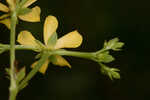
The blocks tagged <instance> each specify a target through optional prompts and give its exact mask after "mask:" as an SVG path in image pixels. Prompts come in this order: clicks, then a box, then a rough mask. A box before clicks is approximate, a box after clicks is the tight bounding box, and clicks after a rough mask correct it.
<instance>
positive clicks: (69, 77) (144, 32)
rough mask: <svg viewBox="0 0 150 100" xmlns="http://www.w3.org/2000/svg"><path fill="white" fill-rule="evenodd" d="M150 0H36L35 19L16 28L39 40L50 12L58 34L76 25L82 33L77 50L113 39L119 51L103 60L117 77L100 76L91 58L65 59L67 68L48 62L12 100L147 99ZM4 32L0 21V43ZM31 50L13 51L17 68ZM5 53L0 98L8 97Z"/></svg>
mask: <svg viewBox="0 0 150 100" xmlns="http://www.w3.org/2000/svg"><path fill="white" fill-rule="evenodd" d="M149 4H150V2H149V1H148V0H147V1H146V0H142V1H141V0H140V1H138V0H115V1H114V0H38V2H36V3H35V4H34V5H33V6H35V5H39V6H40V7H41V9H42V13H41V23H28V22H22V21H21V22H20V23H19V25H18V29H17V32H19V31H21V30H23V29H26V30H29V31H31V32H32V33H33V35H34V36H35V37H36V38H38V39H40V40H43V38H42V31H43V22H44V19H45V17H46V16H48V15H54V16H56V17H57V18H58V20H59V28H58V30H57V32H58V33H59V34H58V35H59V37H60V36H63V35H64V34H66V33H68V32H70V31H72V30H75V29H77V30H78V31H79V32H80V33H81V34H82V35H83V38H84V40H83V44H82V46H81V47H79V48H77V49H70V50H77V51H78V50H80V51H97V50H99V49H100V48H101V47H102V45H103V42H104V40H109V39H111V38H114V37H119V38H120V40H121V41H123V42H125V46H124V48H123V51H121V52H115V53H114V52H112V54H113V55H114V56H115V57H116V61H114V62H113V63H111V64H109V65H110V66H112V67H118V68H120V70H121V72H120V73H121V79H120V80H114V81H111V80H110V79H109V78H108V77H106V76H103V75H102V74H101V73H100V71H99V69H100V67H99V65H98V64H96V63H95V62H92V61H89V60H84V59H79V58H74V57H66V59H67V60H68V61H69V62H70V64H71V65H72V69H71V70H70V69H68V68H60V67H58V66H54V65H52V64H50V66H49V68H48V70H47V72H46V74H45V75H44V76H43V75H41V74H40V73H38V74H37V75H36V76H35V77H34V79H32V80H31V81H30V83H29V86H28V87H27V88H25V89H24V90H23V91H21V92H20V94H19V96H18V98H17V100H133V99H136V100H148V98H149V95H150V79H149V76H150V67H149V56H148V54H149V50H150V46H149V36H150V35H149V34H150V6H149ZM8 32H9V31H8V30H7V29H6V27H5V26H4V25H0V34H1V36H0V43H9V33H8ZM35 55H36V53H34V52H32V51H17V56H16V59H17V61H18V66H20V67H22V66H24V65H25V66H26V67H27V72H29V71H30V70H31V69H30V67H29V65H30V64H31V63H32V62H33V61H34V56H35ZM8 60H9V54H8V52H7V53H4V54H2V55H0V65H1V66H0V99H1V100H8V86H9V81H8V79H7V78H6V73H5V72H4V68H5V67H9V61H8Z"/></svg>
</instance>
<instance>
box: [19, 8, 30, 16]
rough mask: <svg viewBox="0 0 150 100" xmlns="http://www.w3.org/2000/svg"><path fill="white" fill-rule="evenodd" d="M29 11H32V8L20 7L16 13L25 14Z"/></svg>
mask: <svg viewBox="0 0 150 100" xmlns="http://www.w3.org/2000/svg"><path fill="white" fill-rule="evenodd" d="M31 11H32V10H31V9H29V8H22V9H20V10H19V13H18V15H25V14H28V13H30V12H31Z"/></svg>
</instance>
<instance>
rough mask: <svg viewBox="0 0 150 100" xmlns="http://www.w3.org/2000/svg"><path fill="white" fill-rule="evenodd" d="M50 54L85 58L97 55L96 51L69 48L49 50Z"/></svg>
mask: <svg viewBox="0 0 150 100" xmlns="http://www.w3.org/2000/svg"><path fill="white" fill-rule="evenodd" d="M49 53H50V54H53V55H54V54H57V55H62V56H74V57H79V58H85V59H90V60H93V58H94V57H96V55H95V52H77V51H67V50H55V51H52V52H49Z"/></svg>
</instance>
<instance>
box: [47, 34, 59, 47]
mask: <svg viewBox="0 0 150 100" xmlns="http://www.w3.org/2000/svg"><path fill="white" fill-rule="evenodd" d="M56 42H57V33H56V32H55V33H53V34H52V35H51V37H49V39H48V43H47V45H48V47H49V48H54V46H55V44H56Z"/></svg>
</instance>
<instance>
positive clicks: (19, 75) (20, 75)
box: [16, 67, 26, 84]
mask: <svg viewBox="0 0 150 100" xmlns="http://www.w3.org/2000/svg"><path fill="white" fill-rule="evenodd" d="M25 75H26V69H25V67H23V68H22V69H21V70H20V71H19V72H17V74H16V83H17V84H19V83H20V82H21V81H22V80H23V79H24V77H25Z"/></svg>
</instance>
